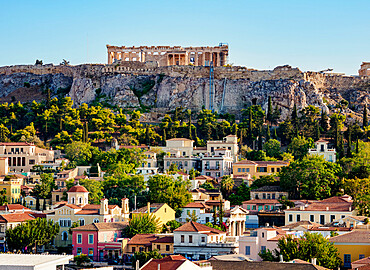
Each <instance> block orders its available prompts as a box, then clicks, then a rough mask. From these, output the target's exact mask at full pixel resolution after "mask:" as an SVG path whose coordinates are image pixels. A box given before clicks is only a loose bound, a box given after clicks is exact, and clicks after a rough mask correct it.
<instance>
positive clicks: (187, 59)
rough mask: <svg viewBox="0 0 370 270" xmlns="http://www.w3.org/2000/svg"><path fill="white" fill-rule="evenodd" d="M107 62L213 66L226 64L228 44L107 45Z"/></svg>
mask: <svg viewBox="0 0 370 270" xmlns="http://www.w3.org/2000/svg"><path fill="white" fill-rule="evenodd" d="M107 50H108V64H113V63H116V62H118V61H139V62H146V61H156V62H158V65H159V66H174V65H178V66H182V65H194V66H208V65H210V63H211V61H212V62H213V65H214V66H216V67H217V66H224V65H226V64H227V58H228V55H229V46H228V45H227V44H223V43H220V44H219V46H215V47H186V48H183V47H181V46H173V47H171V46H150V47H148V46H140V47H135V46H134V47H126V46H122V47H118V46H110V45H107Z"/></svg>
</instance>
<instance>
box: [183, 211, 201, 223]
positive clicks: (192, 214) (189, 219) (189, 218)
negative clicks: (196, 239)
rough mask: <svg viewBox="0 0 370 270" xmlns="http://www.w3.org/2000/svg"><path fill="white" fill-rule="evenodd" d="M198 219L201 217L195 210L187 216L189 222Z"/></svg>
mask: <svg viewBox="0 0 370 270" xmlns="http://www.w3.org/2000/svg"><path fill="white" fill-rule="evenodd" d="M198 219H199V217H198V216H197V214H196V213H195V212H191V213H190V214H188V217H187V218H186V222H189V221H194V222H197V220H198Z"/></svg>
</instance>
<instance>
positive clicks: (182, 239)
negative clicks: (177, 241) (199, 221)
mask: <svg viewBox="0 0 370 270" xmlns="http://www.w3.org/2000/svg"><path fill="white" fill-rule="evenodd" d="M184 242H185V236H184V235H181V243H184Z"/></svg>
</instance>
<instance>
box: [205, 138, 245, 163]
mask: <svg viewBox="0 0 370 270" xmlns="http://www.w3.org/2000/svg"><path fill="white" fill-rule="evenodd" d="M221 148H225V149H227V150H230V151H231V156H232V158H233V161H234V162H237V161H238V153H239V147H238V137H237V136H235V135H228V136H226V137H225V138H224V139H223V140H222V141H208V142H207V152H208V153H214V152H215V150H216V149H221Z"/></svg>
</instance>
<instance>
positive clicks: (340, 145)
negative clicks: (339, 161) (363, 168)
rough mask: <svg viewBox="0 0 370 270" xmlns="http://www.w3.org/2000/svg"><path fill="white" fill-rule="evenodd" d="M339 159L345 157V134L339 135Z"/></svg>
mask: <svg viewBox="0 0 370 270" xmlns="http://www.w3.org/2000/svg"><path fill="white" fill-rule="evenodd" d="M339 137H340V139H339V158H343V157H344V142H343V134H339Z"/></svg>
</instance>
